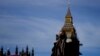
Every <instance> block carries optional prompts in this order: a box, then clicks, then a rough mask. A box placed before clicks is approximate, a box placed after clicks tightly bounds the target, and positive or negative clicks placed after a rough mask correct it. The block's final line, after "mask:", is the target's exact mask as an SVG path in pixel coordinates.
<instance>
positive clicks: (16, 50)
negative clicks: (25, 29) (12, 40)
mask: <svg viewBox="0 0 100 56" xmlns="http://www.w3.org/2000/svg"><path fill="white" fill-rule="evenodd" d="M15 55H18V46H16V49H15Z"/></svg>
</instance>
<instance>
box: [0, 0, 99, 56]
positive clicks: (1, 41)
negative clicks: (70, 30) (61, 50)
mask: <svg viewBox="0 0 100 56" xmlns="http://www.w3.org/2000/svg"><path fill="white" fill-rule="evenodd" d="M70 9H71V13H72V16H73V23H74V26H75V29H76V31H77V35H78V39H79V40H80V42H81V43H82V44H83V46H81V47H80V52H81V53H82V54H83V55H82V56H100V0H70ZM66 13H67V1H66V0H0V47H1V46H4V48H5V50H6V49H7V48H10V50H12V52H13V50H14V48H15V46H16V45H18V47H19V49H20V50H21V49H22V48H25V47H26V46H27V45H28V46H29V48H30V49H31V48H32V47H34V49H35V56H50V55H51V49H52V47H53V43H54V42H55V39H56V34H57V33H58V32H59V31H60V29H61V28H62V26H63V24H64V20H65V15H66Z"/></svg>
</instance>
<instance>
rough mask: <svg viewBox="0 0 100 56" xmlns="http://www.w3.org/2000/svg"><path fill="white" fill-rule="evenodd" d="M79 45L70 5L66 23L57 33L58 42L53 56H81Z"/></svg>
mask: <svg viewBox="0 0 100 56" xmlns="http://www.w3.org/2000/svg"><path fill="white" fill-rule="evenodd" d="M79 46H80V42H79V40H78V38H77V33H76V30H75V28H74V25H73V17H72V15H71V11H70V7H69V6H68V10H67V14H66V16H65V22H64V25H63V27H62V29H61V30H60V32H59V33H58V34H57V35H56V42H55V43H54V47H53V49H52V54H51V56H79V55H80V54H81V53H80V52H79Z"/></svg>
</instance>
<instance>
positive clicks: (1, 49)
mask: <svg viewBox="0 0 100 56" xmlns="http://www.w3.org/2000/svg"><path fill="white" fill-rule="evenodd" d="M0 56H3V47H1V48H0Z"/></svg>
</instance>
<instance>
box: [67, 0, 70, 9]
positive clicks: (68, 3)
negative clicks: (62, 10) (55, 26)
mask: <svg viewBox="0 0 100 56" xmlns="http://www.w3.org/2000/svg"><path fill="white" fill-rule="evenodd" d="M67 6H68V8H69V7H70V0H67Z"/></svg>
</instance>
